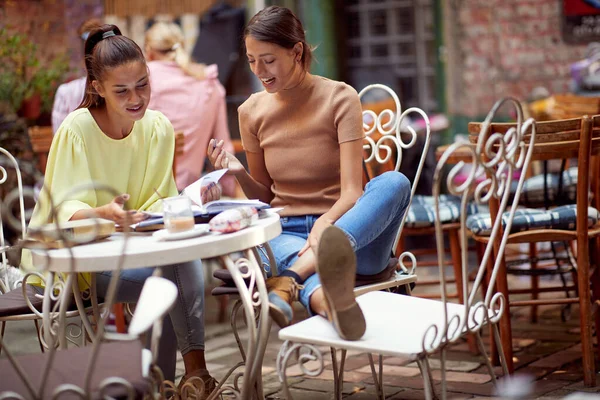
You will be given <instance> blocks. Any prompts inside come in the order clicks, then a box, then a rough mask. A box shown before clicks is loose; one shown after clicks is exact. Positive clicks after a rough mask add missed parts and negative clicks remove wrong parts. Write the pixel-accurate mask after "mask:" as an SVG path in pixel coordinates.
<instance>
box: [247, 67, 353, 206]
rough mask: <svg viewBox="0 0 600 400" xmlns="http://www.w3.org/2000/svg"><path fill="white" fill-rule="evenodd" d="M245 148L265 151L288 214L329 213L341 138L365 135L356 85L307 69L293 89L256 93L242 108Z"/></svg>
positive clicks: (336, 192)
mask: <svg viewBox="0 0 600 400" xmlns="http://www.w3.org/2000/svg"><path fill="white" fill-rule="evenodd" d="M238 113H239V123H240V134H241V138H242V143H243V145H244V149H245V150H246V151H247V152H251V153H262V155H263V157H264V159H265V165H266V168H267V171H268V173H269V175H270V176H271V179H272V180H273V185H272V186H271V191H272V192H273V194H274V195H275V197H274V198H273V200H272V201H271V206H272V207H284V209H283V211H282V212H281V213H280V214H281V215H282V216H293V215H309V214H317V215H320V214H324V213H326V212H327V211H329V209H330V208H331V207H332V206H333V204H334V203H335V202H336V201H337V200H338V199H339V197H340V143H344V142H349V141H352V140H359V139H362V138H363V137H364V133H363V129H362V110H361V105H360V100H359V98H358V95H357V93H356V91H355V90H354V89H353V88H352V87H351V86H348V85H346V84H345V83H343V82H336V81H332V80H330V79H327V78H323V77H320V76H316V75H310V74H307V75H306V77H305V78H304V80H303V81H302V83H300V85H298V86H297V87H295V88H293V89H288V90H283V91H280V92H277V93H275V94H270V93H267V92H266V91H263V92H259V93H255V94H253V95H252V96H250V98H249V99H248V100H246V102H244V104H242V105H241V106H240V107H239V109H238Z"/></svg>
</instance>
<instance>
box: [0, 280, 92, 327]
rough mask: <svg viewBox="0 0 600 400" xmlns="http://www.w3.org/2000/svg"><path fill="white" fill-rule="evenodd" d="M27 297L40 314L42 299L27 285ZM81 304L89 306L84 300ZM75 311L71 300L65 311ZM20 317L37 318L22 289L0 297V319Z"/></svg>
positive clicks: (75, 306) (75, 308) (87, 301)
mask: <svg viewBox="0 0 600 400" xmlns="http://www.w3.org/2000/svg"><path fill="white" fill-rule="evenodd" d="M27 297H29V301H30V302H31V304H32V305H33V306H34V307H35V308H36V309H37V310H38V311H39V312H42V303H43V301H44V299H43V298H40V297H37V296H36V292H35V290H34V289H33V288H32V287H31V286H30V285H27ZM83 303H84V306H85V307H86V308H87V307H89V306H90V301H89V300H84V302H83ZM75 310H77V304H76V303H75V301H74V300H71V301H70V302H69V308H68V309H67V311H75ZM22 315H31V316H32V318H37V316H36V315H35V314H33V313H32V312H31V309H30V308H29V307H28V306H27V303H26V302H25V298H24V297H23V289H22V288H20V287H19V288H17V289H13V290H11V291H10V292H8V293H5V294H2V295H0V319H2V318H8V317H14V316H22Z"/></svg>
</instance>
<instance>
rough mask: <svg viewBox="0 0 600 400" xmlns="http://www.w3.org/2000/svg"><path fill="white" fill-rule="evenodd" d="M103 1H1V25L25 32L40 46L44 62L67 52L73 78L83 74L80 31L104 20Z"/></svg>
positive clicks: (41, 57)
mask: <svg viewBox="0 0 600 400" xmlns="http://www.w3.org/2000/svg"><path fill="white" fill-rule="evenodd" d="M102 4H103V0H0V7H1V12H0V26H6V27H7V28H8V29H10V30H15V31H19V32H21V33H25V34H27V35H28V37H29V38H30V39H31V40H32V41H33V42H34V43H36V44H37V45H38V46H39V51H40V59H41V60H42V62H43V61H45V60H48V59H51V58H53V57H55V56H56V55H57V54H60V53H62V52H65V51H67V52H68V53H69V55H70V59H71V66H72V67H73V68H74V69H75V72H74V73H73V75H74V76H81V75H83V73H84V69H83V63H82V51H83V49H82V45H81V40H80V39H79V38H78V37H77V28H78V27H79V25H80V24H81V23H82V22H83V21H85V20H86V19H88V18H91V17H101V16H102V14H103V6H102Z"/></svg>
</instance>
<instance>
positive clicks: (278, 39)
mask: <svg viewBox="0 0 600 400" xmlns="http://www.w3.org/2000/svg"><path fill="white" fill-rule="evenodd" d="M248 36H252V37H253V38H254V39H256V40H260V41H261V42H269V43H273V44H276V45H278V46H281V47H284V48H286V49H292V48H293V47H294V45H295V44H296V43H298V42H300V43H302V47H303V52H302V58H301V62H302V66H303V67H304V70H306V71H308V70H309V69H310V63H311V61H312V58H313V55H312V50H313V49H312V47H311V46H310V45H309V44H308V43H307V42H306V35H305V33H304V28H303V27H302V22H300V20H299V19H298V17H296V16H295V15H294V13H293V12H291V11H290V10H289V9H288V8H285V7H279V6H270V7H267V8H265V9H263V10H261V11H259V12H258V13H257V14H256V15H255V16H254V17H252V19H251V20H250V22H248V25H247V26H246V29H245V30H244V40H246V38H247V37H248Z"/></svg>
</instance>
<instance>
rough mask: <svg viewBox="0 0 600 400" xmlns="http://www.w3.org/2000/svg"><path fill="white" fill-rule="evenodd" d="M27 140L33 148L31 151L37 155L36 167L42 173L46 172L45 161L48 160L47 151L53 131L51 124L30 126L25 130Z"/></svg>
mask: <svg viewBox="0 0 600 400" xmlns="http://www.w3.org/2000/svg"><path fill="white" fill-rule="evenodd" d="M27 133H28V134H29V141H30V142H31V147H32V148H33V153H34V154H35V155H36V157H37V168H38V170H39V171H40V172H41V173H42V174H44V173H45V172H46V162H47V161H48V152H49V151H50V145H51V144H52V138H53V137H54V132H53V131H52V127H51V126H32V127H30V128H29V130H28V131H27Z"/></svg>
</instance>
